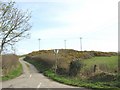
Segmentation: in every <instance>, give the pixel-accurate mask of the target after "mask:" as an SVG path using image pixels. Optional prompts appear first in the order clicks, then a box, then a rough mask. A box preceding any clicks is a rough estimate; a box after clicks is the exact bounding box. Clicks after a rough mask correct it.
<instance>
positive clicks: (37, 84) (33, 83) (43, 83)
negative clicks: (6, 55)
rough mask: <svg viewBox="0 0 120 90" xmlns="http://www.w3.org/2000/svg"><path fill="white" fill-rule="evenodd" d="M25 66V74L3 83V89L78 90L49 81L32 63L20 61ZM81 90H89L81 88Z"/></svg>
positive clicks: (21, 59)
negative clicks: (42, 89) (68, 89)
mask: <svg viewBox="0 0 120 90" xmlns="http://www.w3.org/2000/svg"><path fill="white" fill-rule="evenodd" d="M19 61H20V63H21V64H22V66H23V74H22V75H21V76H19V77H17V78H15V79H12V80H9V81H4V82H2V88H78V87H74V86H68V85H64V84H61V83H58V82H55V81H53V80H50V79H48V78H47V77H45V76H43V75H42V74H41V73H38V71H37V70H36V68H35V67H34V66H33V65H31V64H30V63H28V62H26V61H23V58H20V59H19ZM79 90H89V89H85V88H82V87H80V88H79Z"/></svg>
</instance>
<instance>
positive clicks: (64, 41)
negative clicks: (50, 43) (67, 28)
mask: <svg viewBox="0 0 120 90" xmlns="http://www.w3.org/2000/svg"><path fill="white" fill-rule="evenodd" d="M64 44H65V49H66V40H64Z"/></svg>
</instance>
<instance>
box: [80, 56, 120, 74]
mask: <svg viewBox="0 0 120 90" xmlns="http://www.w3.org/2000/svg"><path fill="white" fill-rule="evenodd" d="M83 64H84V67H83V68H82V71H81V72H85V71H86V70H87V71H91V73H93V69H94V65H96V66H97V69H98V71H104V72H107V73H117V69H118V56H111V57H92V58H90V59H85V60H83Z"/></svg>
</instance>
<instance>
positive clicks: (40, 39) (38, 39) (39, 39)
mask: <svg viewBox="0 0 120 90" xmlns="http://www.w3.org/2000/svg"><path fill="white" fill-rule="evenodd" d="M40 40H41V39H40V38H39V39H38V41H39V51H40Z"/></svg>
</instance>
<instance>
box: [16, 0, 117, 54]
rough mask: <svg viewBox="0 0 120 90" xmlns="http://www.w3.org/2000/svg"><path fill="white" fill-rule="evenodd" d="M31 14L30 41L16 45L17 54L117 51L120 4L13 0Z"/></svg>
mask: <svg viewBox="0 0 120 90" xmlns="http://www.w3.org/2000/svg"><path fill="white" fill-rule="evenodd" d="M16 1H17V2H16V4H17V7H18V8H20V9H23V10H29V11H32V17H31V24H32V28H31V30H30V33H31V37H30V39H24V40H22V41H20V42H19V43H17V44H16V53H17V54H25V53H29V52H32V51H36V50H38V49H39V42H38V38H41V41H40V49H42V50H43V49H45V50H46V49H55V48H58V49H61V48H65V45H64V40H66V48H67V49H75V50H80V37H82V48H83V50H95V51H116V52H117V51H118V1H119V0H34V1H33V0H16Z"/></svg>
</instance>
